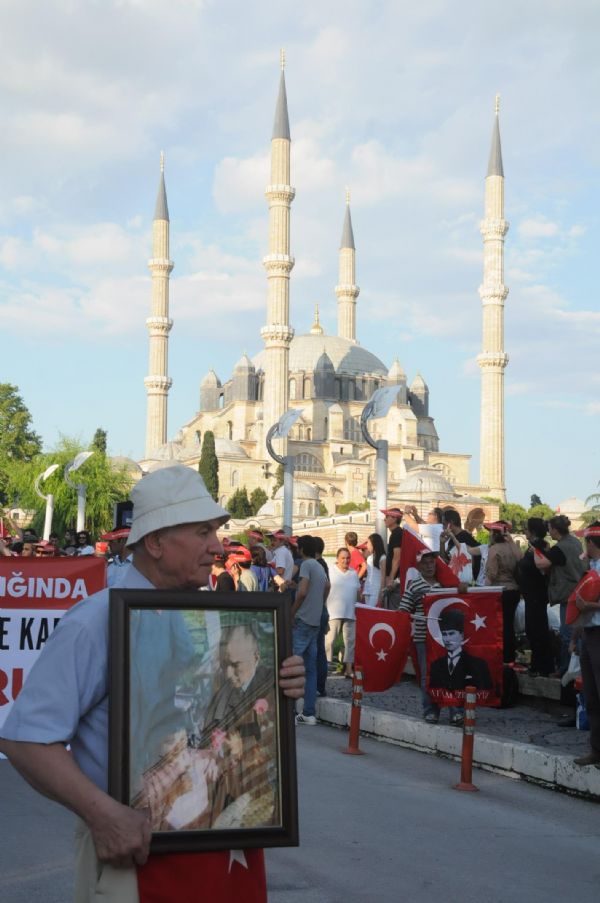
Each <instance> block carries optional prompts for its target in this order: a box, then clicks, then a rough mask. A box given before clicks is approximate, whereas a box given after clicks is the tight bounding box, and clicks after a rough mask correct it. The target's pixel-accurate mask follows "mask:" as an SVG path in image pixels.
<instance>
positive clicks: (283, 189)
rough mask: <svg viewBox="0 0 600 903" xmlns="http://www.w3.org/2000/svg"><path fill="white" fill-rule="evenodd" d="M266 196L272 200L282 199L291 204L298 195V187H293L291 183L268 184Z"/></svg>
mask: <svg viewBox="0 0 600 903" xmlns="http://www.w3.org/2000/svg"><path fill="white" fill-rule="evenodd" d="M265 197H266V198H268V199H269V200H270V201H281V202H284V203H286V204H289V203H291V201H293V200H294V198H295V197H296V189H295V188H292V186H291V185H267V187H266V188H265Z"/></svg>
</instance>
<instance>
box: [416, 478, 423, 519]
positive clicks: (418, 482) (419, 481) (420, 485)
mask: <svg viewBox="0 0 600 903" xmlns="http://www.w3.org/2000/svg"><path fill="white" fill-rule="evenodd" d="M417 484H418V486H419V508H420V511H419V514H420V515H421V519H422V518H423V480H422V479H421V477H419V479H418V480H417Z"/></svg>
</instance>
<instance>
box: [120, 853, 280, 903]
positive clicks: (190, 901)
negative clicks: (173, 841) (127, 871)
mask: <svg viewBox="0 0 600 903" xmlns="http://www.w3.org/2000/svg"><path fill="white" fill-rule="evenodd" d="M137 882H138V893H139V897H140V903H173V901H174V900H176V901H177V903H201V901H204V900H205V901H207V903H208V901H210V903H231V901H232V900H243V901H244V903H267V878H266V873H265V857H264V853H263V851H262V850H219V851H218V852H214V853H212V852H211V853H155V854H153V855H151V856H150V857H149V859H148V862H147V863H146V864H145V865H142V866H138V868H137Z"/></svg>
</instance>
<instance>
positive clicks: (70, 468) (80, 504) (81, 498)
mask: <svg viewBox="0 0 600 903" xmlns="http://www.w3.org/2000/svg"><path fill="white" fill-rule="evenodd" d="M93 454H94V452H91V451H87V452H79V454H78V455H76V456H75V457H74V458H73V460H72V461H69V463H68V464H67V466H66V467H65V482H66V483H67V486H70V487H71V488H72V489H76V490H77V527H76V529H77V532H78V533H79V531H80V530H85V484H84V483H73V481H72V480H71V479H70V474H72V473H75V471H76V470H79V468H80V467H81V465H82V464H85V462H86V461H87V459H88V458H91V456H92V455H93Z"/></svg>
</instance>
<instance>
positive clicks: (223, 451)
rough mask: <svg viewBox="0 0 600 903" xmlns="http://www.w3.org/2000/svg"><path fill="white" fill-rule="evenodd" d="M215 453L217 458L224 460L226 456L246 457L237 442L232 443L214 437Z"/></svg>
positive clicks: (228, 440)
mask: <svg viewBox="0 0 600 903" xmlns="http://www.w3.org/2000/svg"><path fill="white" fill-rule="evenodd" d="M215 452H216V455H217V458H225V457H227V455H233V456H234V457H236V458H247V457H248V455H247V453H246V452H245V451H244V449H243V448H242V446H241V445H240V443H239V442H234V441H233V440H232V439H223V438H222V437H221V436H215Z"/></svg>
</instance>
